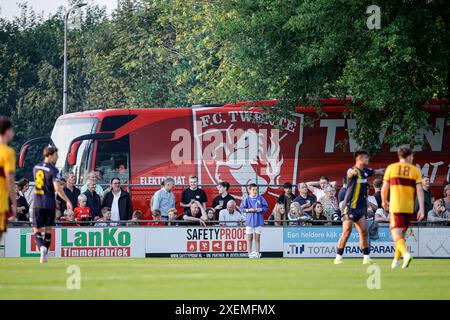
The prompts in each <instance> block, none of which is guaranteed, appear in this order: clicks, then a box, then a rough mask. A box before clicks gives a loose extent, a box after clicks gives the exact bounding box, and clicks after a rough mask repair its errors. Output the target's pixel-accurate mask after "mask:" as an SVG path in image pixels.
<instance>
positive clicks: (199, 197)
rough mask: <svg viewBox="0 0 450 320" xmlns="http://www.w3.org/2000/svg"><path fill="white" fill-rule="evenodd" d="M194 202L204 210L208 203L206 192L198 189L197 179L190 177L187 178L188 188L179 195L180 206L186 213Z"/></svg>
mask: <svg viewBox="0 0 450 320" xmlns="http://www.w3.org/2000/svg"><path fill="white" fill-rule="evenodd" d="M195 201H197V202H199V203H200V204H201V205H202V206H203V209H206V202H207V201H208V198H207V197H206V192H205V191H203V190H202V189H200V188H199V187H198V177H197V176H194V175H192V176H190V177H189V188H187V189H185V190H183V192H182V193H181V206H182V207H183V208H184V212H186V211H188V210H189V208H190V207H191V205H192V204H193V203H194V202H195Z"/></svg>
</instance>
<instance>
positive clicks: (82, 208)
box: [73, 194, 92, 226]
mask: <svg viewBox="0 0 450 320" xmlns="http://www.w3.org/2000/svg"><path fill="white" fill-rule="evenodd" d="M86 203H87V197H86V195H84V194H80V195H79V196H78V206H77V207H76V208H75V209H74V210H73V213H74V218H75V221H91V220H92V214H91V209H90V208H89V207H87V204H86ZM81 225H82V226H86V225H88V224H85V223H83V224H81Z"/></svg>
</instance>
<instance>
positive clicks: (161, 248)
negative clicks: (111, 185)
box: [146, 227, 283, 258]
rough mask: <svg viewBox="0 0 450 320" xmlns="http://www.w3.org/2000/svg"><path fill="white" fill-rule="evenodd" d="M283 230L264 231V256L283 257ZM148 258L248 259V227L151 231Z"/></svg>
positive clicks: (148, 237) (148, 241)
mask: <svg viewBox="0 0 450 320" xmlns="http://www.w3.org/2000/svg"><path fill="white" fill-rule="evenodd" d="M282 237H283V229H282V228H263V231H262V235H261V253H262V255H263V256H265V257H282V255H283V246H282V241H281V240H282ZM146 242H147V244H146V250H147V251H146V257H174V258H239V257H246V256H247V238H246V235H245V228H244V227H221V228H218V227H216V228H214V227H213V228H199V227H192V228H190V227H168V228H164V227H162V228H150V229H147V239H146Z"/></svg>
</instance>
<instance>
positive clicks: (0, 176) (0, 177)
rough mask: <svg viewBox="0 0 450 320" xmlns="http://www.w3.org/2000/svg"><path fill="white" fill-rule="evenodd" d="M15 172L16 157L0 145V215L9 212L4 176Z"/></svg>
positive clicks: (11, 149) (12, 151)
mask: <svg viewBox="0 0 450 320" xmlns="http://www.w3.org/2000/svg"><path fill="white" fill-rule="evenodd" d="M15 171H16V155H15V152H14V149H13V148H11V147H8V146H7V145H6V144H3V143H0V214H6V213H7V212H9V193H8V186H7V184H6V175H7V174H11V173H14V172H15Z"/></svg>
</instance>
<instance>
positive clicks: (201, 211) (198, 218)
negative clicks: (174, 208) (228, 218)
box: [183, 201, 208, 227]
mask: <svg viewBox="0 0 450 320" xmlns="http://www.w3.org/2000/svg"><path fill="white" fill-rule="evenodd" d="M207 219H208V217H207V216H206V210H205V208H204V207H203V205H202V204H201V203H200V202H199V201H194V202H192V204H191V207H190V208H189V209H188V210H187V211H185V212H184V213H183V220H184V221H186V223H184V224H185V225H189V224H193V225H198V224H200V225H201V226H202V227H206V222H205V221H206V220H207Z"/></svg>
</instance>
